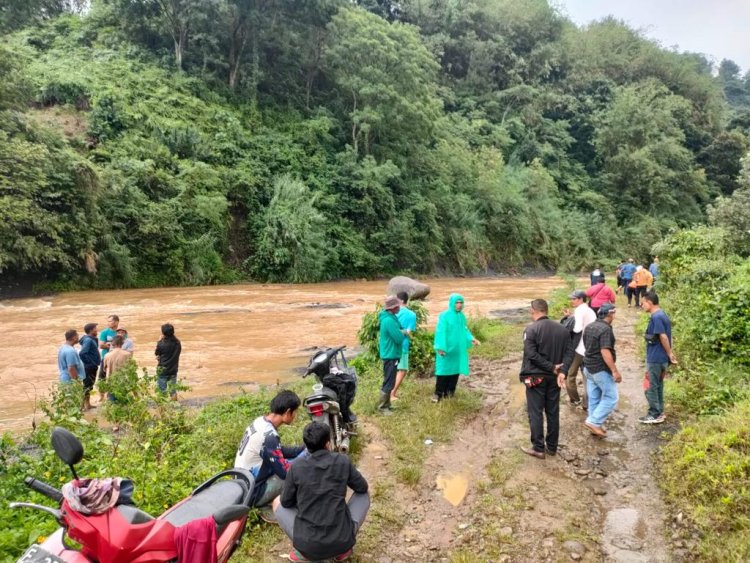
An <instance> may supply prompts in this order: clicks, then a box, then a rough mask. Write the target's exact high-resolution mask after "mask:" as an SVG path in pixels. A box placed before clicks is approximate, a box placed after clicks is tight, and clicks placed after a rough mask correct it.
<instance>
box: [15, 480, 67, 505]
mask: <svg viewBox="0 0 750 563" xmlns="http://www.w3.org/2000/svg"><path fill="white" fill-rule="evenodd" d="M23 481H24V483H26V486H27V487H29V488H30V489H32V490H34V491H36V492H37V493H41V494H43V495H44V496H46V497H47V498H51V499H52V500H54V501H55V502H62V500H63V496H62V493H61V492H60V490H59V489H56V488H55V487H53V486H52V485H48V484H47V483H45V482H44V481H40V480H38V479H34V478H33V477H26V479H24V480H23Z"/></svg>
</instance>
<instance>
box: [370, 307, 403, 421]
mask: <svg viewBox="0 0 750 563" xmlns="http://www.w3.org/2000/svg"><path fill="white" fill-rule="evenodd" d="M400 308H401V302H400V301H399V300H398V297H396V296H395V295H390V296H388V297H387V298H386V300H385V303H384V304H383V310H382V311H380V314H379V315H378V321H379V322H380V340H379V343H378V344H379V349H380V359H381V360H383V386H382V387H381V388H380V400H379V401H378V410H379V411H380V412H381V413H382V414H391V391H392V390H393V386H394V385H395V384H396V372H397V371H398V362H399V360H400V359H401V351H402V349H403V343H404V340H405V339H406V338H408V335H409V334H410V332H409V331H408V330H406V329H402V328H401V325H400V324H399V322H398V318H397V317H396V315H397V314H398V311H399V309H400Z"/></svg>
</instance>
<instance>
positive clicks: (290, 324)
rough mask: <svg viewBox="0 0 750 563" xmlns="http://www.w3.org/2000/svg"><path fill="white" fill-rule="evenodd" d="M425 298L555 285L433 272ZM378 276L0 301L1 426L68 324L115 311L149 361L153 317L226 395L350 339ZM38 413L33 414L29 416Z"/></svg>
mask: <svg viewBox="0 0 750 563" xmlns="http://www.w3.org/2000/svg"><path fill="white" fill-rule="evenodd" d="M426 282H427V283H428V284H429V285H430V286H431V287H432V293H431V294H430V297H429V299H428V300H427V307H428V310H429V312H430V321H431V322H432V323H433V324H434V322H435V319H436V316H437V314H438V313H439V312H440V311H442V310H443V309H445V307H446V305H447V302H448V296H449V295H450V293H452V292H454V291H459V292H460V293H462V294H463V296H464V298H465V299H466V311H467V313H468V314H469V315H486V314H487V313H489V312H490V311H491V310H493V309H500V308H507V307H520V306H524V305H526V304H528V302H529V300H530V299H532V298H535V297H546V296H547V295H548V294H549V292H550V291H551V290H552V289H554V288H555V287H558V286H559V285H561V280H560V279H559V278H556V277H544V278H528V277H525V278H439V279H429V280H426ZM385 288H386V282H384V281H350V282H333V283H322V284H308V285H287V284H245V285H231V286H210V287H190V288H184V287H182V288H158V289H133V290H119V291H118V290H110V291H80V292H72V293H63V294H60V295H56V296H52V297H44V298H34V299H13V300H6V301H0V327H2V332H3V336H2V338H0V357H2V358H4V359H5V361H4V362H3V365H2V366H0V402H1V403H2V409H0V433H2V432H4V431H6V430H20V429H24V428H28V427H29V425H30V424H31V421H32V418H33V416H34V411H35V403H36V400H37V399H39V398H41V397H43V396H44V395H45V394H46V393H47V392H48V389H49V387H50V386H51V385H52V384H54V383H55V382H56V381H57V348H58V347H59V346H60V345H61V344H62V342H63V333H64V332H65V330H67V329H68V328H76V329H77V330H78V331H79V333H82V327H83V325H84V324H85V323H88V322H97V323H99V330H102V329H104V328H105V327H106V319H107V316H108V315H110V314H116V315H118V316H119V317H120V326H123V327H125V328H127V330H128V334H129V336H130V338H132V340H133V342H134V344H135V353H134V357H135V359H136V361H137V362H138V364H139V365H140V366H144V367H147V368H153V367H154V366H155V361H154V347H155V345H156V341H157V340H158V339H159V336H160V326H161V325H162V323H165V322H171V323H172V324H174V326H175V332H176V335H177V337H178V338H180V340H181V341H182V358H181V360H180V377H181V379H184V380H185V383H187V384H188V385H189V386H190V387H191V391H190V392H189V393H188V395H189V396H190V397H206V396H214V395H222V394H228V393H234V392H236V391H237V390H238V388H239V387H240V386H243V387H244V388H245V389H248V390H253V389H257V387H258V386H259V385H262V384H268V383H276V382H277V381H282V382H283V381H288V380H289V379H291V378H293V377H295V371H294V368H297V367H301V366H304V365H306V363H307V360H308V357H309V356H310V354H311V352H310V349H311V348H312V347H314V346H325V345H329V346H333V345H340V344H346V345H348V346H354V345H356V343H357V329H358V328H359V325H360V322H361V318H362V314H363V313H365V312H366V311H369V310H372V309H373V307H374V304H375V302H376V301H380V300H382V299H383V297H384V292H385ZM37 416H39V415H38V414H37Z"/></svg>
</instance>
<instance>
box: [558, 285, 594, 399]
mask: <svg viewBox="0 0 750 563" xmlns="http://www.w3.org/2000/svg"><path fill="white" fill-rule="evenodd" d="M569 297H570V304H571V305H572V306H573V307H574V311H573V318H574V319H575V323H574V325H573V334H572V337H573V347H574V348H575V356H574V357H573V362H572V363H571V364H570V369H568V373H567V376H566V377H565V388H566V390H567V392H568V399H570V404H571V405H573V406H575V407H577V406H579V405H581V404H582V406H583V408H584V410H585V409H588V393H587V391H586V376H585V375H584V377H583V403H581V396H580V395H579V394H578V386H577V385H576V377H577V376H578V370H580V369H581V364H582V363H583V356H584V355H585V354H586V348H585V346H584V345H583V331H584V329H585V328H586V327H587V326H589V325H590V324H591V323H593V322H594V321H595V320H596V313H594V311H593V310H592V309H591V307H589V306H588V305H587V304H586V292H585V291H581V290H580V289H577V290H575V291H574V292H573V293H571V294H570V295H569Z"/></svg>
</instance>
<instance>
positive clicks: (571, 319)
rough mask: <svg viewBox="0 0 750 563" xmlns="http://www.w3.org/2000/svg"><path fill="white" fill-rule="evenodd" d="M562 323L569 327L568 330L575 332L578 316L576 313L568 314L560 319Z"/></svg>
mask: <svg viewBox="0 0 750 563" xmlns="http://www.w3.org/2000/svg"><path fill="white" fill-rule="evenodd" d="M560 324H561V325H563V327H565V328H567V329H568V332H570V333H571V334H572V333H573V328H575V326H576V318H575V315H568V316H567V317H563V318H562V319H560Z"/></svg>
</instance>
